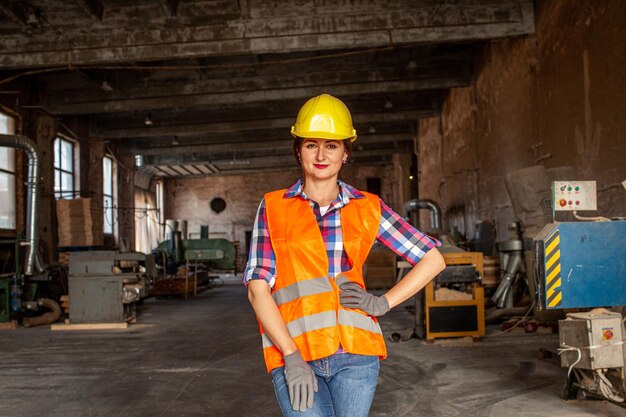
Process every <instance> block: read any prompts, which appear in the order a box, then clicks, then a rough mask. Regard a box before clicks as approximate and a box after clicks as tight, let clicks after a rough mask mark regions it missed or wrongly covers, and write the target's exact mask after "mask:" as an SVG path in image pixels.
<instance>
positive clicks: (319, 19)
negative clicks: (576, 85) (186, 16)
mask: <svg viewBox="0 0 626 417" xmlns="http://www.w3.org/2000/svg"><path fill="white" fill-rule="evenodd" d="M250 6H251V7H252V4H251V5H250ZM281 10H282V9H281V8H280V7H278V8H277V9H276V13H280V12H281ZM251 14H252V15H254V11H253V10H251ZM117 25H118V26H117V27H102V28H100V29H94V30H91V31H89V32H86V33H84V32H82V31H77V30H75V31H69V29H68V33H67V36H68V37H69V38H70V39H72V43H70V42H69V41H68V40H67V39H65V38H63V37H62V36H60V35H59V34H58V33H56V32H55V31H52V30H49V31H48V32H47V36H42V37H38V38H37V39H32V38H30V37H27V36H24V35H13V36H6V37H4V39H3V42H2V44H0V68H2V69H15V68H35V67H55V66H63V67H64V66H68V65H74V66H76V65H104V64H116V63H123V62H129V61H132V62H142V61H158V60H168V59H172V58H198V57H209V56H218V55H237V54H240V55H247V54H270V53H286V52H294V51H324V50H337V49H356V48H379V47H389V46H392V45H403V44H416V43H440V42H467V41H475V40H485V39H493V38H501V37H508V36H518V35H525V34H529V33H533V32H534V29H535V28H534V8H533V1H532V0H517V1H513V0H509V1H502V2H486V1H478V2H476V1H471V2H470V1H468V2H455V3H453V4H449V5H446V4H444V5H441V4H437V3H434V4H426V5H419V4H418V5H416V6H414V7H411V8H406V9H403V10H400V9H397V8H391V9H389V10H377V11H376V12H375V13H374V12H369V13H368V12H363V13H332V14H313V15H308V14H307V15H306V16H301V15H292V16H284V15H283V16H280V15H279V16H275V17H263V18H254V17H251V18H250V19H242V18H241V16H238V18H237V19H230V20H227V21H226V22H223V23H222V24H219V25H210V26H193V27H190V26H188V25H180V26H178V27H161V28H154V29H153V28H139V29H127V27H125V26H124V25H122V24H120V23H119V22H118V23H117ZM61 29H62V30H63V28H61Z"/></svg>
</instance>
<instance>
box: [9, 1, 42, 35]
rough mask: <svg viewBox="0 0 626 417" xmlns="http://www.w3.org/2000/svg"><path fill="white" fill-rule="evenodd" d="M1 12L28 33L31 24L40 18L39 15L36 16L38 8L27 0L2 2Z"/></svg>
mask: <svg viewBox="0 0 626 417" xmlns="http://www.w3.org/2000/svg"><path fill="white" fill-rule="evenodd" d="M0 12H2V13H4V14H5V15H6V16H7V17H8V18H9V19H11V20H12V21H13V22H14V23H15V24H17V25H18V26H19V27H20V29H21V30H22V31H23V32H26V33H30V31H31V29H32V27H31V25H32V24H34V23H35V22H38V20H39V17H37V16H36V14H37V13H36V10H35V9H34V8H33V7H32V6H31V5H30V4H28V3H25V2H18V1H7V2H2V3H0Z"/></svg>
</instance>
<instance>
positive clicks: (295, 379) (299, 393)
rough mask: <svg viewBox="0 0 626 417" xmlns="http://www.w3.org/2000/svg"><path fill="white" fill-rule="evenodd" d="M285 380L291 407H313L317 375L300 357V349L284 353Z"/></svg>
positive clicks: (300, 408)
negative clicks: (287, 353)
mask: <svg viewBox="0 0 626 417" xmlns="http://www.w3.org/2000/svg"><path fill="white" fill-rule="evenodd" d="M283 359H284V360H285V380H286V381H287V387H288V388H289V398H290V399H291V408H293V409H294V410H295V411H298V410H299V411H306V409H307V408H311V407H313V396H314V393H315V392H317V377H316V376H315V373H314V372H313V368H311V366H310V365H309V364H308V363H306V362H305V361H304V359H302V355H300V351H299V350H296V351H295V352H293V353H291V354H289V355H285V356H284V358H283Z"/></svg>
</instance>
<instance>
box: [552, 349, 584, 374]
mask: <svg viewBox="0 0 626 417" xmlns="http://www.w3.org/2000/svg"><path fill="white" fill-rule="evenodd" d="M557 351H558V352H559V356H561V354H562V353H564V352H573V351H576V353H577V354H578V358H577V359H576V362H574V363H572V364H571V365H570V367H569V369H568V370H567V378H568V379H569V377H570V374H571V373H572V369H574V367H575V366H576V365H578V363H579V362H580V361H581V360H582V358H583V353H582V351H581V350H580V349H579V348H576V347H573V346H566V347H563V348H559V349H557Z"/></svg>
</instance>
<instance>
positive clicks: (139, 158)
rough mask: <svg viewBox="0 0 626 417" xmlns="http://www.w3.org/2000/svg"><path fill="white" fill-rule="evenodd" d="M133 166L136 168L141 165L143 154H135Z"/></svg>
mask: <svg viewBox="0 0 626 417" xmlns="http://www.w3.org/2000/svg"><path fill="white" fill-rule="evenodd" d="M135 166H136V167H137V168H141V167H143V155H135Z"/></svg>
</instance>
